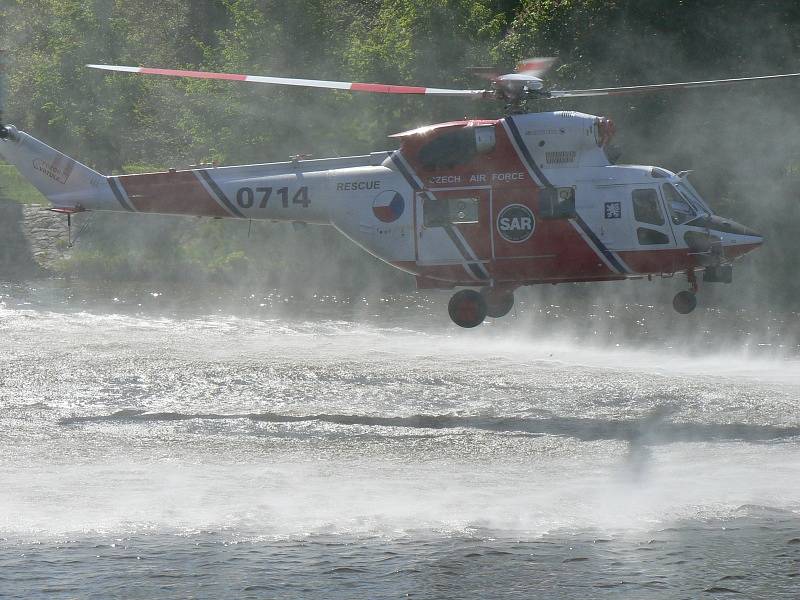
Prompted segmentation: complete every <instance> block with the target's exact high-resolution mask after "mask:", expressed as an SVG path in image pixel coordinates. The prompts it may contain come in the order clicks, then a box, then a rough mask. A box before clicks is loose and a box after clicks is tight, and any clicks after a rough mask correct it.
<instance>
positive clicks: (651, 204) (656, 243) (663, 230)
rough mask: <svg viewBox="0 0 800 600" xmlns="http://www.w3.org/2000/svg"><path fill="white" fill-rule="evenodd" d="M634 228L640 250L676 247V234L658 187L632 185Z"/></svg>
mask: <svg viewBox="0 0 800 600" xmlns="http://www.w3.org/2000/svg"><path fill="white" fill-rule="evenodd" d="M629 189H630V195H631V204H632V206H633V229H634V232H633V233H634V236H635V241H636V245H637V249H638V250H659V249H671V248H675V236H674V234H673V233H672V227H671V226H670V224H669V220H668V219H667V216H666V211H665V210H664V205H663V202H662V200H661V195H660V194H659V191H658V188H657V187H655V186H644V185H642V186H636V185H634V186H631V187H630V188H629Z"/></svg>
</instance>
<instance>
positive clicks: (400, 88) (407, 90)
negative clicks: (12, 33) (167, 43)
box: [86, 65, 484, 97]
mask: <svg viewBox="0 0 800 600" xmlns="http://www.w3.org/2000/svg"><path fill="white" fill-rule="evenodd" d="M86 66H87V67H91V68H92V69H103V70H105V71H122V72H125V73H141V74H143V75H167V76H172V77H193V78H195V79H226V80H229V81H249V82H252V83H272V84H276V85H293V86H298V87H311V88H325V89H330V90H347V91H351V92H371V93H373V94H424V95H427V96H470V97H480V96H483V94H484V90H450V89H439V88H426V87H414V86H407V85H386V84H383V83H352V82H349V81H324V80H319V79H293V78H291V77H263V76H260V75H238V74H235V73H209V72H205V71H181V70H177V69H151V68H147V67H121V66H116V65H86Z"/></svg>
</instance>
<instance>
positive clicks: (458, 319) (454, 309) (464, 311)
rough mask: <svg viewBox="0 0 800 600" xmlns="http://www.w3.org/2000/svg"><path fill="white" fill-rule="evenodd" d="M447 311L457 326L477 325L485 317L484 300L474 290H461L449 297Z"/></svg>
mask: <svg viewBox="0 0 800 600" xmlns="http://www.w3.org/2000/svg"><path fill="white" fill-rule="evenodd" d="M447 312H448V313H450V318H451V319H453V323H455V324H456V325H458V326H459V327H467V328H469V327H477V326H478V325H480V324H481V323H483V320H484V319H485V318H486V301H485V300H484V299H483V296H482V295H481V294H479V293H478V292H476V291H475V290H461V291H460V292H456V293H455V294H453V297H452V298H450V303H449V304H448V305H447Z"/></svg>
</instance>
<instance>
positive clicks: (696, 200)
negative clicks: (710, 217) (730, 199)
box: [675, 180, 711, 214]
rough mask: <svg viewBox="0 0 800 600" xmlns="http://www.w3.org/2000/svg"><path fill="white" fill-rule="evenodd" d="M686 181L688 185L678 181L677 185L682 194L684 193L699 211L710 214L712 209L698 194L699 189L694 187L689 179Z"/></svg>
mask: <svg viewBox="0 0 800 600" xmlns="http://www.w3.org/2000/svg"><path fill="white" fill-rule="evenodd" d="M686 183H687V184H688V185H686V184H684V183H676V184H675V187H676V188H677V189H678V191H679V192H680V193H681V194H683V197H684V198H686V199H687V200H688V201H689V203H690V204H691V205H692V206H694V208H695V209H697V211H698V212H700V213H706V214H710V213H711V210H710V209H709V208H708V205H707V204H706V203H705V202H703V200H702V198H700V196H698V195H697V191H696V190H695V189H694V188H693V187H692V184H691V183H689V181H688V180H686Z"/></svg>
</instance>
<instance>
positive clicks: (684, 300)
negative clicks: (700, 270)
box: [672, 269, 699, 315]
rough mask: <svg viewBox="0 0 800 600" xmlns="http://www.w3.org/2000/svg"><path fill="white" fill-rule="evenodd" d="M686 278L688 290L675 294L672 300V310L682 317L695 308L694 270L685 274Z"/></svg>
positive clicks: (695, 281) (695, 282) (695, 286)
mask: <svg viewBox="0 0 800 600" xmlns="http://www.w3.org/2000/svg"><path fill="white" fill-rule="evenodd" d="M686 277H687V278H688V279H689V289H688V290H684V291H682V292H678V293H677V294H675V297H674V298H673V299H672V308H674V309H675V310H676V311H677V312H679V313H680V314H682V315H688V314H689V313H690V312H692V311H693V310H694V309H695V308H697V290H698V289H699V286H698V285H697V277H696V275H695V273H694V269H690V270H689V271H687V272H686Z"/></svg>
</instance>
